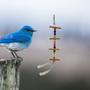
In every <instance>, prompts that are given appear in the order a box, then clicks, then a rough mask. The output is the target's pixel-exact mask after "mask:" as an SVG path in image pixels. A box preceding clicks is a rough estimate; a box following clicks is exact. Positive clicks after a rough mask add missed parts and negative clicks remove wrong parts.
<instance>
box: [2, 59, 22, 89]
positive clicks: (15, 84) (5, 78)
mask: <svg viewBox="0 0 90 90" xmlns="http://www.w3.org/2000/svg"><path fill="white" fill-rule="evenodd" d="M20 63H21V58H20V59H18V58H17V59H11V60H5V59H3V60H2V59H1V60H0V90H19V85H20V78H19V66H20Z"/></svg>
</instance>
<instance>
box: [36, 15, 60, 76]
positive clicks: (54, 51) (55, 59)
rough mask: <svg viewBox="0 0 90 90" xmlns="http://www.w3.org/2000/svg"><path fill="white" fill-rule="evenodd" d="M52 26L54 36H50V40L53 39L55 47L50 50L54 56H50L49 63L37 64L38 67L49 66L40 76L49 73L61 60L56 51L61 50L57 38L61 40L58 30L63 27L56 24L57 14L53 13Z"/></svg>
mask: <svg viewBox="0 0 90 90" xmlns="http://www.w3.org/2000/svg"><path fill="white" fill-rule="evenodd" d="M50 28H51V29H53V37H52V38H49V39H50V40H52V41H53V47H52V48H49V50H50V51H52V53H53V54H52V57H51V58H49V62H48V63H45V64H42V65H38V66H37V68H38V69H40V68H43V67H46V66H49V69H48V70H46V71H44V72H41V73H39V74H40V76H43V75H46V74H47V73H49V72H50V71H51V69H52V68H53V65H54V63H55V62H56V61H60V59H59V58H57V57H56V51H59V50H60V49H59V48H57V46H56V42H57V40H60V38H57V30H59V29H61V27H59V26H56V23H55V14H54V15H53V25H52V26H50Z"/></svg>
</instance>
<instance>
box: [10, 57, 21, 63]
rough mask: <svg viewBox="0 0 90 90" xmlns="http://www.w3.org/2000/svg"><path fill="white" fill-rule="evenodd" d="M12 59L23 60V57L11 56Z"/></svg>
mask: <svg viewBox="0 0 90 90" xmlns="http://www.w3.org/2000/svg"><path fill="white" fill-rule="evenodd" d="M11 59H12V60H17V61H20V62H22V61H23V58H22V57H19V56H18V57H11Z"/></svg>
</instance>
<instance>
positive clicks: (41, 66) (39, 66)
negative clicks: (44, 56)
mask: <svg viewBox="0 0 90 90" xmlns="http://www.w3.org/2000/svg"><path fill="white" fill-rule="evenodd" d="M50 64H51V63H50V62H48V63H45V64H42V65H38V66H37V68H38V69H40V68H43V67H45V66H48V65H50Z"/></svg>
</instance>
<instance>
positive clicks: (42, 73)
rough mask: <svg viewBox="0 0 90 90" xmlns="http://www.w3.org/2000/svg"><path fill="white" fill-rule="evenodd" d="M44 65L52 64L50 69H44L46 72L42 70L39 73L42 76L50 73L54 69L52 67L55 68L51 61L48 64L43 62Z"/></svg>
mask: <svg viewBox="0 0 90 90" xmlns="http://www.w3.org/2000/svg"><path fill="white" fill-rule="evenodd" d="M43 65H45V66H47V65H51V66H50V68H49V69H48V70H46V71H44V72H40V73H39V75H40V76H44V75H46V74H48V73H49V72H50V71H51V70H52V68H53V63H50V62H49V63H48V64H47V65H46V64H43ZM40 68H41V67H40Z"/></svg>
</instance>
